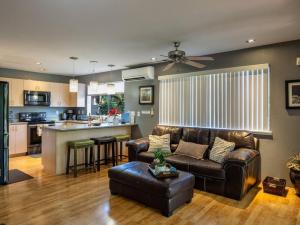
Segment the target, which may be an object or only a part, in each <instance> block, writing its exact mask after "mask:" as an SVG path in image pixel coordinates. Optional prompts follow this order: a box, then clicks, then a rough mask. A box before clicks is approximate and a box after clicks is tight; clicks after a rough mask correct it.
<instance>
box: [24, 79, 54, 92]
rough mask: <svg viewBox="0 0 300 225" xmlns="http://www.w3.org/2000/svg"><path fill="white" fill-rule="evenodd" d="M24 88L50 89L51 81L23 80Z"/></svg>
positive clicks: (31, 89)
mask: <svg viewBox="0 0 300 225" xmlns="http://www.w3.org/2000/svg"><path fill="white" fill-rule="evenodd" d="M24 90H28V91H51V83H50V82H45V81H37V80H24Z"/></svg>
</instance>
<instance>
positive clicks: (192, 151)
mask: <svg viewBox="0 0 300 225" xmlns="http://www.w3.org/2000/svg"><path fill="white" fill-rule="evenodd" d="M207 148H208V145H201V144H196V143H193V142H185V141H183V140H180V142H179V145H178V147H177V149H176V151H175V154H177V155H185V156H189V157H192V158H195V159H203V155H204V153H205V151H206V149H207Z"/></svg>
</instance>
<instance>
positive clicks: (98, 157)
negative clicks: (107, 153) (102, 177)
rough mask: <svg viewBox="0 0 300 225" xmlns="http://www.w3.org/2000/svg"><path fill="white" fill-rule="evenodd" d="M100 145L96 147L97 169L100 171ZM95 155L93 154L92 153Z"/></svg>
mask: <svg viewBox="0 0 300 225" xmlns="http://www.w3.org/2000/svg"><path fill="white" fill-rule="evenodd" d="M100 147H101V146H100V145H98V147H97V170H98V171H100ZM94 156H95V155H94Z"/></svg>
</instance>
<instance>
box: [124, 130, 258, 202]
mask: <svg viewBox="0 0 300 225" xmlns="http://www.w3.org/2000/svg"><path fill="white" fill-rule="evenodd" d="M165 133H170V134H171V141H172V142H173V144H174V143H175V144H176V143H177V144H178V143H179V141H180V139H181V138H182V139H183V140H185V141H189V142H195V143H200V144H209V145H210V148H211V146H212V145H213V142H214V140H215V138H216V137H220V138H222V139H225V140H227V141H231V142H235V144H236V148H235V150H234V151H233V152H231V153H230V154H228V155H227V157H226V158H225V161H224V163H223V164H218V163H215V162H212V161H210V160H208V158H209V150H210V148H209V149H208V150H207V152H206V154H205V156H204V159H205V160H196V159H193V158H190V157H188V156H179V155H172V156H169V157H168V158H167V162H169V163H171V164H172V165H174V166H175V167H176V168H178V169H180V170H184V171H188V172H190V173H192V174H194V175H195V177H196V180H195V187H196V188H199V189H201V190H205V191H208V192H212V193H217V194H221V195H225V196H228V197H230V198H234V199H241V198H242V197H243V196H244V195H245V194H246V193H247V192H248V191H249V189H250V188H251V187H253V186H255V185H257V184H259V182H260V180H261V158H260V153H259V151H258V147H259V141H258V139H256V138H254V137H253V134H252V133H249V132H245V131H227V130H216V129H202V128H180V127H167V126H156V127H155V128H154V130H153V134H156V135H163V134H165ZM179 134H181V136H180V135H179ZM172 142H171V146H172ZM148 146H149V143H148V140H147V139H142V140H141V139H139V140H136V141H131V142H130V144H129V145H128V151H129V160H130V161H135V160H139V161H144V162H148V163H150V162H152V159H153V157H152V156H151V154H149V153H147V152H146V151H147V149H148ZM173 147H174V146H173Z"/></svg>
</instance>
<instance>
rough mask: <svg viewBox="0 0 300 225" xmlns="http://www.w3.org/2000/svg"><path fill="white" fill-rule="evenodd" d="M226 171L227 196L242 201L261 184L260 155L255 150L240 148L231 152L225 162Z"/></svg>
mask: <svg viewBox="0 0 300 225" xmlns="http://www.w3.org/2000/svg"><path fill="white" fill-rule="evenodd" d="M223 168H224V170H225V175H226V181H225V195H226V196H227V197H230V198H234V199H238V200H240V199H242V198H243V196H244V195H245V194H246V193H247V192H248V191H249V190H250V188H251V187H253V186H255V185H257V184H259V183H260V177H261V158H260V153H259V152H258V151H256V150H253V149H247V148H239V149H237V150H234V151H232V152H230V153H229V154H228V155H227V156H226V157H225V160H224V162H223Z"/></svg>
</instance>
